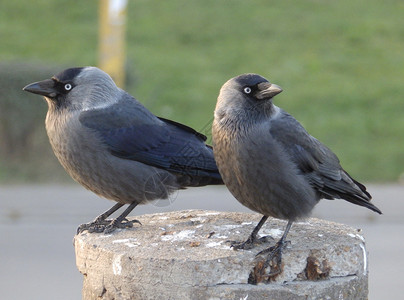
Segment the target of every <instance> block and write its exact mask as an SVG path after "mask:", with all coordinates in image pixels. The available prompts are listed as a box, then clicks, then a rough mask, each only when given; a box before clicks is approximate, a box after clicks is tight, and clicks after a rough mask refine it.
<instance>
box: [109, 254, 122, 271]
mask: <svg viewBox="0 0 404 300" xmlns="http://www.w3.org/2000/svg"><path fill="white" fill-rule="evenodd" d="M122 256H123V254H119V255H115V256H114V259H113V261H112V272H113V273H114V275H121V274H122V265H121V259H122Z"/></svg>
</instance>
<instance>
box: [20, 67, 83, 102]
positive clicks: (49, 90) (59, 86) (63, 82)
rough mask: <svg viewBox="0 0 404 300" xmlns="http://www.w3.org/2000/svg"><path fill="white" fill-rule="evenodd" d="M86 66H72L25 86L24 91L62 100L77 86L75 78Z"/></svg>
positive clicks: (54, 99)
mask: <svg viewBox="0 0 404 300" xmlns="http://www.w3.org/2000/svg"><path fill="white" fill-rule="evenodd" d="M83 69H84V68H70V69H66V70H64V71H62V72H60V73H59V74H57V75H55V76H53V77H52V78H51V79H45V80H43V81H38V82H34V83H31V84H29V85H27V86H26V87H24V88H23V90H24V91H27V92H30V93H33V94H38V95H42V96H45V97H46V98H48V99H50V100H52V101H58V100H60V99H59V98H60V97H63V96H65V95H67V94H68V93H70V91H71V90H72V89H73V88H74V87H75V83H74V79H75V78H76V77H77V76H78V75H79V74H80V73H81V72H82V70H83Z"/></svg>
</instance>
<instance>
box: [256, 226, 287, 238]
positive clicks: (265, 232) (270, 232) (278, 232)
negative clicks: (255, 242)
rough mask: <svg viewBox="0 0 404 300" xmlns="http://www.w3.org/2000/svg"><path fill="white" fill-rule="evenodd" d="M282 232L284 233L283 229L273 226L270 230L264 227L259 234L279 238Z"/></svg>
mask: <svg viewBox="0 0 404 300" xmlns="http://www.w3.org/2000/svg"><path fill="white" fill-rule="evenodd" d="M282 234H283V231H282V230H280V229H278V228H272V229H269V230H267V229H265V228H264V229H261V232H260V233H259V236H260V237H263V236H267V235H269V236H270V237H273V238H278V237H281V236H282Z"/></svg>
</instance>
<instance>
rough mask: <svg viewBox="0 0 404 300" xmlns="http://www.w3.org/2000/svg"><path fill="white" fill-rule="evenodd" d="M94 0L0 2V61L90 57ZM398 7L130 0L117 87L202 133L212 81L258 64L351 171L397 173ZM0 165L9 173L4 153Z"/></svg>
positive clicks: (371, 177) (401, 62) (402, 127)
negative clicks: (123, 78)
mask: <svg viewBox="0 0 404 300" xmlns="http://www.w3.org/2000/svg"><path fill="white" fill-rule="evenodd" d="M97 4H98V2H97V1H81V2H72V1H66V0H63V1H62V0H59V1H44V0H40V1H35V2H33V1H28V0H14V1H2V2H1V3H0V36H1V42H0V62H1V61H11V62H15V61H18V62H20V63H21V62H24V61H26V62H36V63H37V64H44V65H46V64H51V65H60V66H63V68H64V67H65V66H81V65H96V64H97V34H98V29H97V22H98V20H97V17H98V12H97ZM403 11H404V2H402V1H393V0H387V1H383V2H382V3H380V1H376V0H369V1H363V0H359V1H348V0H342V1H318V0H316V1H314V0H312V1H290V0H287V1H213V0H204V1H189V0H174V1H156V0H154V1H146V0H139V1H130V3H129V9H128V32H127V42H128V45H127V73H128V82H127V86H126V89H127V90H128V91H129V92H130V93H131V94H132V95H134V96H135V97H136V98H137V99H138V100H140V101H141V102H142V103H144V104H145V105H146V107H148V108H149V109H150V110H151V111H152V112H153V113H155V114H157V115H159V116H163V117H166V118H171V119H175V120H176V121H179V122H182V123H185V124H187V125H190V126H192V127H194V128H195V129H199V130H201V131H203V132H204V133H205V134H208V135H210V132H209V124H210V122H211V120H212V115H213V110H214V106H215V103H216V97H217V94H218V91H219V89H220V87H221V85H222V84H223V83H224V82H225V81H226V80H228V79H229V78H231V77H233V76H236V75H238V74H240V73H246V72H254V73H259V74H261V75H263V76H264V77H266V78H268V79H269V80H271V81H272V82H274V83H277V84H279V85H280V86H282V88H283V89H284V92H283V93H282V94H280V95H278V96H277V97H276V100H275V103H276V104H277V105H278V106H280V107H282V108H284V109H285V110H287V111H288V112H290V113H291V114H292V115H294V116H295V117H296V118H297V119H298V120H299V121H300V122H301V123H302V124H303V125H304V126H305V127H306V129H307V130H308V131H309V132H310V133H311V134H312V135H314V136H315V137H317V138H318V139H319V140H321V141H322V142H324V143H325V144H327V145H328V146H329V147H330V148H331V149H333V151H334V152H335V153H336V154H337V155H338V156H339V157H340V159H341V162H342V165H343V166H344V168H345V169H347V171H349V172H350V173H351V174H352V175H353V176H354V177H357V178H358V179H360V180H361V181H379V182H380V181H396V180H398V178H399V177H400V176H402V174H403V173H404V154H403V145H404V143H403V140H404V134H403V133H404V118H403V114H404V102H403V99H402V98H403V96H404V84H403V81H404V51H403V49H404V18H403V17H402V16H403ZM28 66H29V65H28ZM49 75H52V74H49ZM40 79H43V78H38V77H36V76H32V78H27V83H29V82H31V81H37V80H40ZM0 84H1V82H0ZM30 97H31V98H34V96H30ZM0 101H1V99H0ZM32 101H34V100H32ZM38 101H40V100H39V99H38ZM23 103H24V102H22V104H21V105H23ZM41 109H44V108H43V106H41ZM44 114H45V111H44V112H43V115H44ZM42 117H43V116H42ZM41 122H43V119H42V120H41ZM43 130H44V129H43ZM46 147H49V146H48V145H46ZM0 166H1V167H2V168H3V169H4V170H6V171H8V170H10V167H9V166H8V164H7V159H3V158H1V159H0ZM13 168H14V169H15V172H13V175H11V174H5V172H3V175H0V180H7V178H15V179H18V178H19V175H18V174H19V171H18V170H20V169H21V170H24V168H23V167H21V168H20V167H19V166H18V164H17V165H16V166H15V167H13ZM14 169H13V170H14ZM33 169H34V170H35V169H36V168H33ZM43 172H46V169H44V170H43ZM30 174H31V175H30ZM34 174H36V173H35V172H34V173H32V172H31V173H29V174H28V175H26V176H24V178H30V179H33V178H36V175H34ZM47 179H48V178H47Z"/></svg>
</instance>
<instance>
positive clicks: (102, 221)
mask: <svg viewBox="0 0 404 300" xmlns="http://www.w3.org/2000/svg"><path fill="white" fill-rule="evenodd" d="M124 205H125V204H122V203H117V204H115V205H114V206H112V207H111V208H110V209H108V210H107V211H106V212H104V213H102V214H101V215H99V216H98V217H97V218H95V220H94V221H92V222H90V223H85V224H81V225H80V226H79V227H78V228H77V234H79V233H82V232H83V231H84V230H88V231H89V232H102V231H100V230H97V229H96V227H99V226H100V225H101V226H102V225H104V226H105V225H108V224H109V223H110V222H111V221H107V220H106V219H107V218H108V217H109V216H110V215H112V214H113V213H114V212H116V211H117V210H118V209H120V208H121V207H122V206H124Z"/></svg>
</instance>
